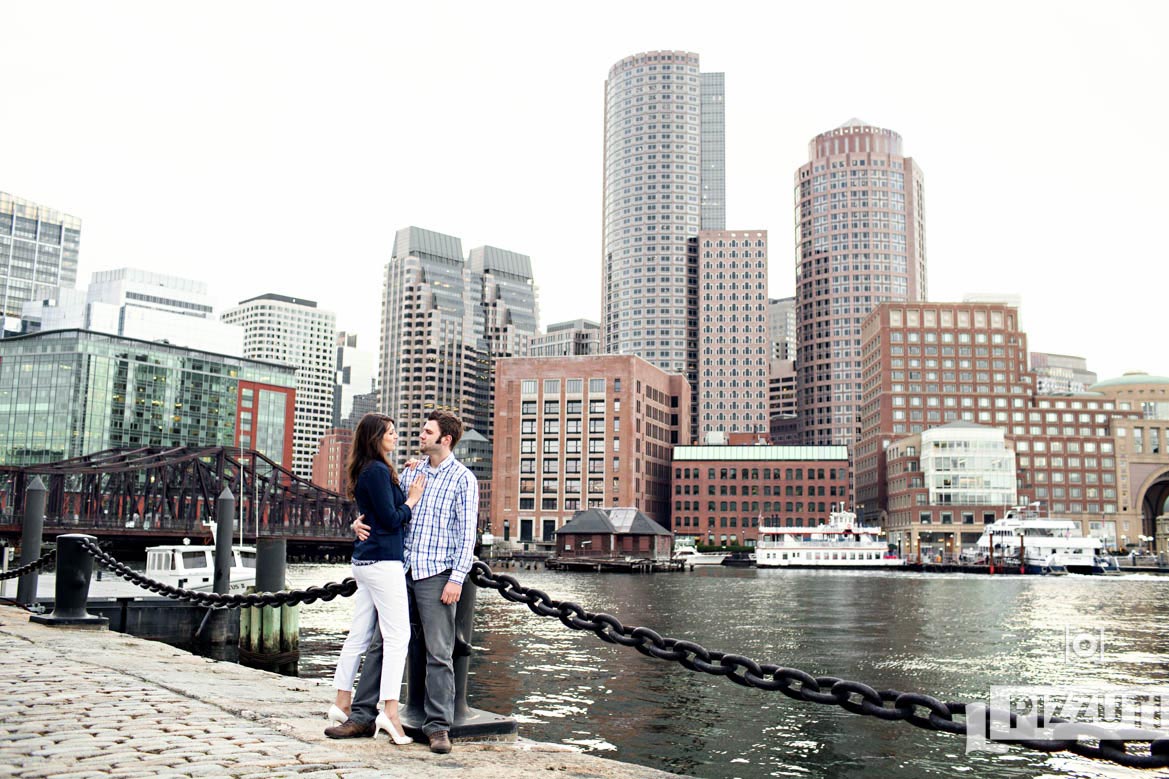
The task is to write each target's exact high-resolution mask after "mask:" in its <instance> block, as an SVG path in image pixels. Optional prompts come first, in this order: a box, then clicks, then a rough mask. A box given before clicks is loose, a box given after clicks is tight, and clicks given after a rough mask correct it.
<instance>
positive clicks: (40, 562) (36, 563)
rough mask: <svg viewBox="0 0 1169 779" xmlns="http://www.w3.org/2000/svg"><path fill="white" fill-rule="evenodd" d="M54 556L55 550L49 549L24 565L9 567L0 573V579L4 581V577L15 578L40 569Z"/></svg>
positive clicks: (55, 554)
mask: <svg viewBox="0 0 1169 779" xmlns="http://www.w3.org/2000/svg"><path fill="white" fill-rule="evenodd" d="M56 556H57V550H56V549H50V550H49V551H47V552H45V553H44V554H43V555H41V556H40V557H39V558H37V559H36V560H33V561H32V562H31V563H25V564H24V565H22V566H20V567H19V568H11V569H9V570H7V571H5V572H4V573H0V581H4V580H5V579H15V578H16V577H17V576H24V575H25V574H26V573H32V572H33V571H39V570H40V569H42V568H44V567H45V566H47V565H48V564H49V563H51V562H52V561H53V558H54V557H56Z"/></svg>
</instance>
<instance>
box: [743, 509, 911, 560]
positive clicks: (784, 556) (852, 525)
mask: <svg viewBox="0 0 1169 779" xmlns="http://www.w3.org/2000/svg"><path fill="white" fill-rule="evenodd" d="M884 535H885V531H883V530H881V528H879V527H869V526H865V525H861V524H859V523H858V521H857V516H856V514H854V513H853V512H851V511H845V510H844V509H843V508H842V509H841V510H839V511H833V512H832V513H831V514H829V515H828V524H821V525H818V526H816V527H775V526H772V525H766V526H760V528H759V541H758V543H757V544H756V546H755V566H756V567H758V568H889V567H896V566H900V565H904V564H905V561H904V560H902V559H901V558H900V557H898V556H897V555H896V554H895V553H893V552H890V551H889V544H888V543H887V542H886V541H885V539H884Z"/></svg>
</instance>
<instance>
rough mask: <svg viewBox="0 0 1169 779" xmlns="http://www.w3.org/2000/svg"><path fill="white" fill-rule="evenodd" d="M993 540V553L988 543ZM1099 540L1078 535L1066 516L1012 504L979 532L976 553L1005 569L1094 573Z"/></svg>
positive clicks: (1100, 548) (1099, 553)
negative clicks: (1004, 512) (1042, 514)
mask: <svg viewBox="0 0 1169 779" xmlns="http://www.w3.org/2000/svg"><path fill="white" fill-rule="evenodd" d="M992 541H993V544H994V549H993V552H994V553H993V555H992V554H991V544H992ZM1102 547H1103V542H1102V541H1101V540H1100V539H1098V538H1092V537H1090V536H1083V535H1080V525H1079V523H1078V522H1073V521H1072V520H1070V519H1056V518H1054V517H1040V516H1038V515H1037V514H1036V512H1034V511H1031V510H1030V509H1029V508H1028V507H1019V508H1013V509H1010V510H1009V511H1007V513H1006V515H1005V516H1004V517H1003V518H1002V519H999V520H996V521H994V522H992V523H990V524H989V525H987V526H986V528H985V529H984V530H983V532H982V536H981V537H980V538H979V539H978V556H979V557H980V558H981V559H985V560H986V561H987V562H993V563H994V565H995V567H996V568H998V567H1002V568H1005V569H1006V570H1008V571H1009V570H1011V568H1014V569H1015V570H1018V569H1019V568H1020V561H1019V558H1020V550H1022V568H1023V571H1024V572H1025V573H1032V574H1045V573H1059V572H1061V571H1060V569H1062V570H1063V571H1069V572H1071V573H1094V572H1096V571H1095V570H1094V569H1095V568H1096V567H1097V559H1098V558H1100V557H1103V556H1104V554H1103V551H1102Z"/></svg>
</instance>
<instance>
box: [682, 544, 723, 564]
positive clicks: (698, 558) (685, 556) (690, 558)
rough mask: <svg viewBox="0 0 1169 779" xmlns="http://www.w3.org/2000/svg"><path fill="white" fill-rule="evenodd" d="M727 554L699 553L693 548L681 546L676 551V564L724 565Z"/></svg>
mask: <svg viewBox="0 0 1169 779" xmlns="http://www.w3.org/2000/svg"><path fill="white" fill-rule="evenodd" d="M728 556H729V555H728V553H727V552H699V551H698V550H697V549H696V548H694V547H692V546H680V547H678V548H677V549H675V550H674V558H673V559H674V562H676V563H685V564H686V565H689V566H695V565H722V562H723V560H724V559H726V558H727V557H728Z"/></svg>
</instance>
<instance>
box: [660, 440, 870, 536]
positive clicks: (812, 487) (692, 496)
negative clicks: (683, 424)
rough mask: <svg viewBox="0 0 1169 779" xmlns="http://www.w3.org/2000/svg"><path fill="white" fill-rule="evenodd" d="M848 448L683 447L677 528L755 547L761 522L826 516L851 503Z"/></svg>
mask: <svg viewBox="0 0 1169 779" xmlns="http://www.w3.org/2000/svg"><path fill="white" fill-rule="evenodd" d="M848 485H849V470H848V447H845V446H678V447H675V448H674V460H673V482H672V489H671V493H672V498H673V501H674V502H673V512H672V521H673V530H674V534H675V535H677V536H692V537H694V538H695V539H696V540H697V541H698V542H699V543H706V544H742V545H745V546H754V544H755V541H756V540H757V538H758V536H759V530H758V528H759V524H760V521H761V520H767V521H766V522H765V524H769V525H773V526H775V525H782V526H785V527H815V526H816V525H819V524H820V523H822V522H823V523H827V522H828V515H829V513H831V512H832V509H833V506H834V505H835V504H840V503H843V504H844V505H845V506H848V505H850V504H851V498H850V496H849V491H848Z"/></svg>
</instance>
